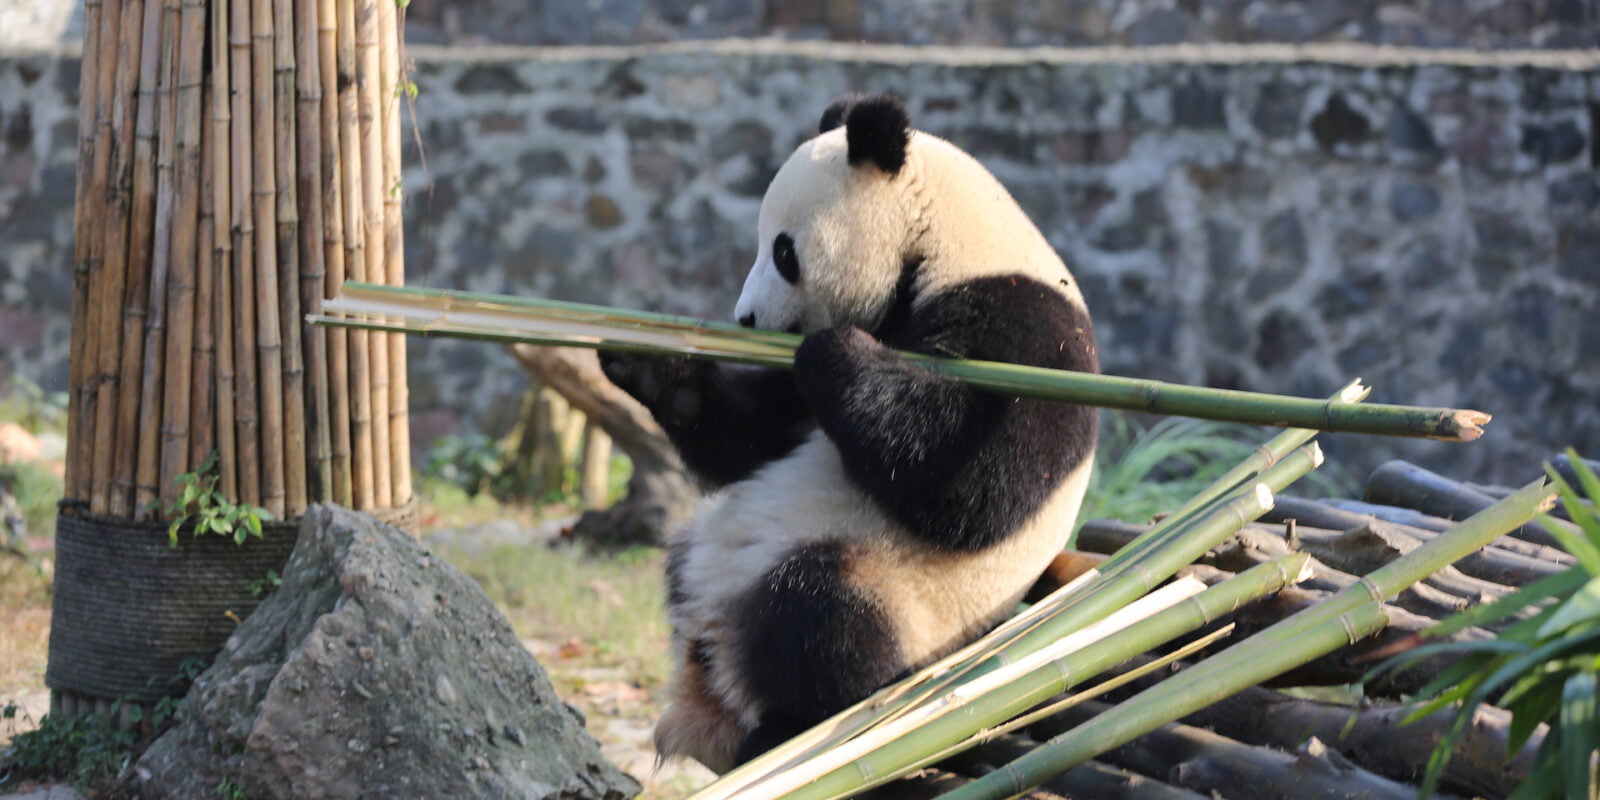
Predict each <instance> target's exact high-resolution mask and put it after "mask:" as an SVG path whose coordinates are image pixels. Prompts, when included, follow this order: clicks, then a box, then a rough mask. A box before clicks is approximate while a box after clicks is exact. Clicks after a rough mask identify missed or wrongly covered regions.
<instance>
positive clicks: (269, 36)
mask: <svg viewBox="0 0 1600 800" xmlns="http://www.w3.org/2000/svg"><path fill="white" fill-rule="evenodd" d="M272 6H273V1H272V0H252V3H251V9H250V64H251V75H250V82H251V86H252V89H251V92H250V95H251V99H252V100H253V102H254V105H253V106H252V108H251V115H252V121H253V123H254V124H253V126H252V146H253V148H254V150H255V153H254V155H255V160H254V161H253V162H251V163H252V164H253V165H254V167H255V175H254V176H253V178H252V180H253V181H254V183H255V191H254V192H253V194H254V197H252V198H251V204H252V205H253V206H254V210H255V215H256V219H255V225H256V287H255V294H256V349H257V351H258V353H257V359H258V361H257V372H256V380H257V382H258V387H259V391H260V393H261V395H260V396H261V406H260V412H261V417H260V420H261V501H260V503H261V505H262V506H263V507H265V508H266V509H267V511H270V512H272V514H273V516H276V517H279V518H282V517H283V516H284V507H285V499H286V492H285V489H284V451H285V437H284V422H285V415H284V403H283V384H284V375H283V321H282V319H281V318H280V317H279V306H278V292H279V282H278V268H279V261H278V203H279V199H278V169H277V162H278V140H279V138H280V137H279V134H280V131H279V129H278V124H279V121H280V117H279V116H278V114H277V81H276V80H275V77H274V76H275V74H276V52H275V49H276V48H275V41H276V38H277V37H276V36H275V34H274V33H273V31H274V28H275V25H274V20H273V8H272Z"/></svg>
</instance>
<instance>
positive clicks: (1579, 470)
mask: <svg viewBox="0 0 1600 800" xmlns="http://www.w3.org/2000/svg"><path fill="white" fill-rule="evenodd" d="M1567 462H1568V463H1570V464H1571V465H1572V472H1573V474H1574V475H1576V476H1577V478H1578V485H1580V486H1582V487H1583V493H1584V494H1586V495H1588V496H1589V498H1590V499H1591V500H1594V501H1596V502H1600V476H1597V475H1595V474H1594V470H1592V469H1589V465H1588V464H1585V463H1584V461H1583V459H1582V458H1581V457H1579V456H1578V451H1577V450H1574V449H1573V448H1571V447H1569V448H1567Z"/></svg>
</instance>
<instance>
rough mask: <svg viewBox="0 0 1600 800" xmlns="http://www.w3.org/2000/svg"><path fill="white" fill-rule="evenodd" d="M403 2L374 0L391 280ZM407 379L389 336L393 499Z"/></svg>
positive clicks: (401, 459) (397, 263) (397, 243)
mask: <svg viewBox="0 0 1600 800" xmlns="http://www.w3.org/2000/svg"><path fill="white" fill-rule="evenodd" d="M403 13H404V6H402V5H401V4H399V3H390V2H384V0H378V59H379V69H380V72H379V83H378V96H379V97H380V98H381V100H382V102H383V114H382V118H381V122H382V126H383V191H384V195H383V263H384V264H385V266H386V268H387V270H388V280H387V281H386V282H387V283H388V284H389V285H390V286H402V285H404V284H405V282H406V266H405V263H406V262H405V244H404V241H403V237H402V226H401V223H402V221H403V219H404V216H405V209H404V208H403V207H402V205H401V200H402V199H404V192H403V191H402V188H403V187H402V184H401V172H400V96H401V94H402V90H401V87H400V83H399V76H400V71H401V68H402V65H401V58H402V55H401V53H402V52H403V49H402V48H403V46H404V45H403V39H402V37H403V30H402V25H401V23H400V19H399V17H400V15H402V14H403ZM410 405H411V399H410V392H409V390H408V388H407V384H406V337H404V336H397V335H391V336H389V478H390V480H391V481H392V482H393V484H394V489H393V492H392V498H393V503H394V505H396V506H399V505H402V504H404V503H406V502H408V501H409V500H410V499H411V413H410Z"/></svg>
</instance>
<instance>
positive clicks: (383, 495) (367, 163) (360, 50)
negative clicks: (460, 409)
mask: <svg viewBox="0 0 1600 800" xmlns="http://www.w3.org/2000/svg"><path fill="white" fill-rule="evenodd" d="M378 2H379V0H356V87H357V94H356V98H357V106H356V108H357V114H356V117H357V120H358V122H359V123H360V139H361V192H362V197H361V209H362V212H363V219H362V226H363V237H364V239H365V241H366V251H365V256H366V264H365V266H366V278H367V280H369V281H371V282H373V283H384V282H386V281H387V280H388V266H387V265H386V264H384V261H383V209H384V204H383V191H384V187H383V125H382V119H381V117H382V113H383V112H382V110H381V109H380V105H381V100H380V99H379V97H378V87H379V84H380V83H381V81H382V78H381V76H380V74H379V73H380V71H381V70H380V67H379V59H378ZM384 2H388V0H384ZM390 336H391V334H387V333H376V332H374V333H369V334H368V337H369V338H368V342H367V344H368V347H369V348H371V349H370V351H369V353H368V356H367V362H368V365H369V370H370V372H369V380H370V383H369V384H368V386H369V389H370V391H369V397H370V403H371V412H372V420H371V421H372V424H371V436H372V489H373V503H374V504H375V506H376V507H377V508H388V507H390V505H391V504H392V503H393V498H394V482H393V479H392V478H391V476H390V474H389V468H390V465H391V461H390V458H391V457H392V453H391V451H390V448H389V338H390Z"/></svg>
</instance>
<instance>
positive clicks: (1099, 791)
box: [940, 734, 1206, 800]
mask: <svg viewBox="0 0 1600 800" xmlns="http://www.w3.org/2000/svg"><path fill="white" fill-rule="evenodd" d="M1037 746H1038V743H1037V742H1035V741H1033V740H1032V739H1029V738H1027V737H1025V736H1018V735H1016V734H1008V735H1006V736H1001V737H998V738H996V739H994V740H993V741H990V742H986V743H984V744H981V745H978V746H977V747H974V748H972V749H970V750H967V751H966V752H963V753H959V754H957V755H955V756H952V757H951V758H949V759H947V760H945V761H943V762H940V766H941V767H943V768H944V769H948V770H951V771H953V772H955V773H956V774H958V775H962V776H971V777H979V776H982V775H987V774H988V773H990V772H993V771H994V770H997V769H1001V768H1004V767H1005V765H1007V764H1009V763H1011V762H1012V761H1015V760H1017V759H1019V758H1021V757H1023V756H1024V755H1027V754H1028V752H1029V751H1031V750H1032V749H1033V748H1035V747H1037ZM1040 788H1042V789H1045V790H1048V791H1051V792H1055V793H1056V794H1058V795H1060V796H1063V797H1073V798H1093V799H1094V800H1205V797H1206V796H1205V795H1201V794H1198V793H1196V792H1191V791H1189V790H1188V789H1182V788H1179V787H1177V786H1173V785H1171V784H1169V783H1165V782H1163V781H1160V780H1157V779H1156V778H1152V777H1148V776H1145V775H1140V774H1138V773H1136V772H1129V771H1128V770H1125V769H1119V768H1117V767H1113V766H1111V765H1109V764H1105V763H1103V762H1100V761H1088V762H1085V763H1083V764H1079V765H1078V766H1076V767H1073V768H1072V769H1069V770H1067V771H1066V772H1063V773H1061V774H1060V775H1057V776H1055V777H1054V778H1051V779H1050V780H1048V781H1045V783H1044V786H1042V787H1040Z"/></svg>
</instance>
